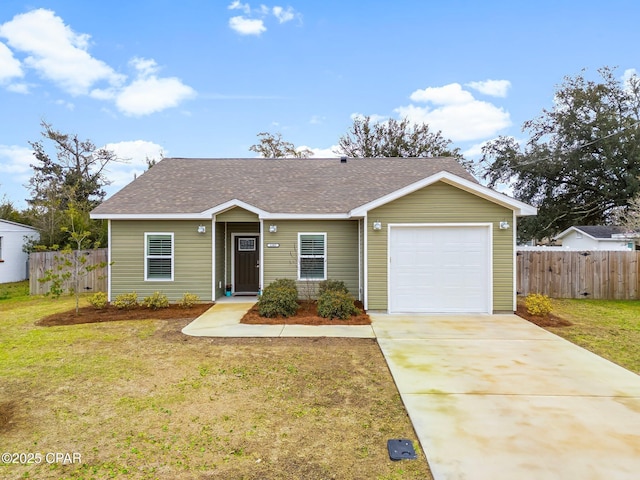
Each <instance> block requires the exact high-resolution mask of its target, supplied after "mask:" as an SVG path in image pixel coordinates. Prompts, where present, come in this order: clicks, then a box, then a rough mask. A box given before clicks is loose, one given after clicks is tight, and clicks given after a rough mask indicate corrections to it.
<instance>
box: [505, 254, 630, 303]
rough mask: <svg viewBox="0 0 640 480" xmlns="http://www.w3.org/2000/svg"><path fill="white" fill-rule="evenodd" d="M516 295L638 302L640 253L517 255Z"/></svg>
mask: <svg viewBox="0 0 640 480" xmlns="http://www.w3.org/2000/svg"><path fill="white" fill-rule="evenodd" d="M516 258H517V262H516V272H517V274H516V278H517V281H516V288H517V291H518V294H519V295H528V294H530V293H542V294H544V295H548V296H550V297H555V298H597V299H610V300H633V299H638V298H640V296H639V293H640V252H638V251H636V252H632V251H629V252H624V251H599V250H594V251H571V252H564V251H519V252H518V253H517V257H516Z"/></svg>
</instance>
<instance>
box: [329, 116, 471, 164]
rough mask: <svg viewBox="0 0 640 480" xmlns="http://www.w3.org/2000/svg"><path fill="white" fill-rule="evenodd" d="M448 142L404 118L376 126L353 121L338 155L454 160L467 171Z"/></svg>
mask: <svg viewBox="0 0 640 480" xmlns="http://www.w3.org/2000/svg"><path fill="white" fill-rule="evenodd" d="M451 143H452V142H451V140H448V139H446V138H444V137H443V136H442V133H441V132H435V133H433V132H431V131H430V130H429V125H427V124H426V123H423V124H412V123H410V122H409V120H408V119H407V118H404V119H402V120H400V121H398V120H394V119H389V120H387V121H385V122H382V123H375V122H373V121H372V120H371V117H369V116H366V117H356V118H354V120H353V124H352V125H351V127H350V128H349V131H348V132H347V133H346V134H345V135H343V136H342V137H340V139H339V140H338V150H337V153H339V154H341V155H346V156H347V157H354V158H358V157H360V158H378V157H407V158H420V157H440V156H445V157H453V158H455V159H457V160H458V161H459V162H460V163H462V164H463V165H464V166H465V167H467V168H470V167H471V163H470V162H467V161H465V159H464V157H463V156H462V153H461V152H460V149H458V148H451Z"/></svg>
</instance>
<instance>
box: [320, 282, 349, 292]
mask: <svg viewBox="0 0 640 480" xmlns="http://www.w3.org/2000/svg"><path fill="white" fill-rule="evenodd" d="M327 291H332V292H344V293H349V289H348V288H347V286H346V285H345V283H344V282H343V281H342V280H331V279H329V280H325V281H323V282H320V286H319V287H318V294H319V295H322V294H323V293H324V292H327Z"/></svg>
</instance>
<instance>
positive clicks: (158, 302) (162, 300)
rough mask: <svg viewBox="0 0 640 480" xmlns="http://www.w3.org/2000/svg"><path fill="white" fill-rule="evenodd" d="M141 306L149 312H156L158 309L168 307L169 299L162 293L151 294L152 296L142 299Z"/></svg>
mask: <svg viewBox="0 0 640 480" xmlns="http://www.w3.org/2000/svg"><path fill="white" fill-rule="evenodd" d="M142 305H144V306H145V307H147V308H150V309H151V310H158V309H159V308H167V307H168V306H169V299H168V298H167V296H166V295H165V294H164V293H160V292H153V294H152V295H149V296H148V297H144V299H143V300H142Z"/></svg>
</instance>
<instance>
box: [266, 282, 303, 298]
mask: <svg viewBox="0 0 640 480" xmlns="http://www.w3.org/2000/svg"><path fill="white" fill-rule="evenodd" d="M268 287H273V288H280V287H283V288H290V289H291V290H295V292H296V297H297V296H298V284H297V283H296V281H295V280H292V279H290V278H278V279H276V280H274V281H273V282H271V283H270V284H269V285H268Z"/></svg>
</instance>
